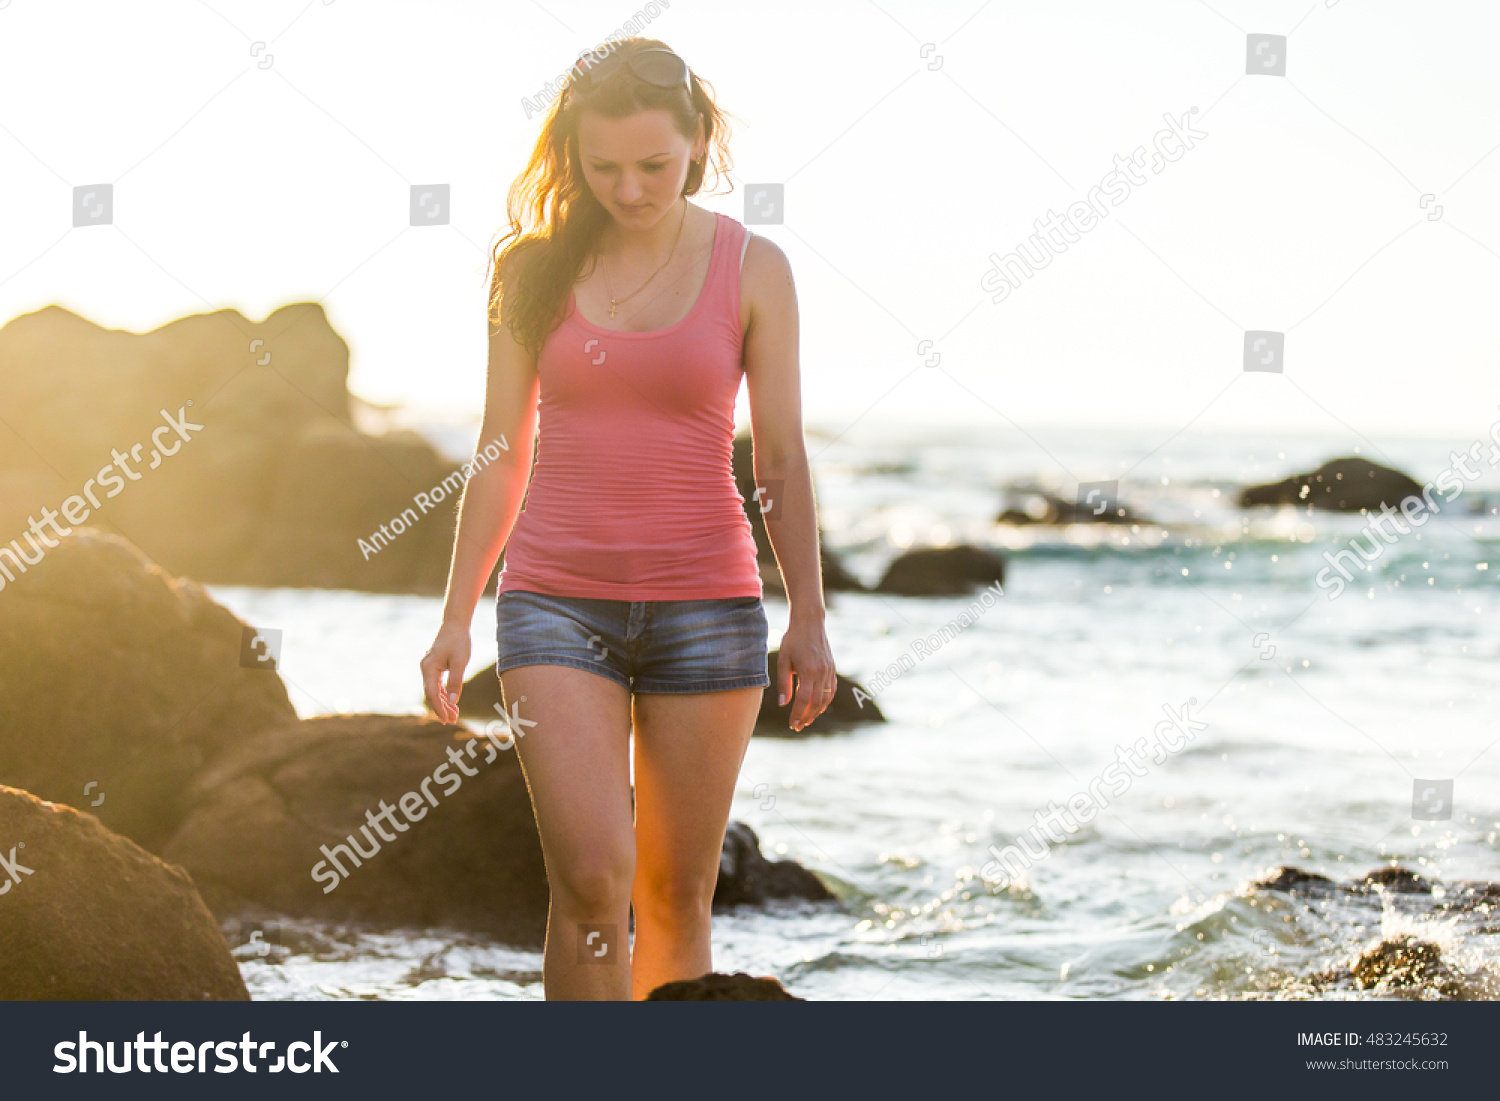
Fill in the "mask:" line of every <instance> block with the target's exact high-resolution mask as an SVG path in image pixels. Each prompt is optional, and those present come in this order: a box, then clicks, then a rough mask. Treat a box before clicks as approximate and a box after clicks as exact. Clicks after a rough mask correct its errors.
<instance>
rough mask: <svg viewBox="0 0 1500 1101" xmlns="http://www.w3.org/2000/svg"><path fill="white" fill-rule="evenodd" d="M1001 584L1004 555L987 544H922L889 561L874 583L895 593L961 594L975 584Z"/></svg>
mask: <svg viewBox="0 0 1500 1101" xmlns="http://www.w3.org/2000/svg"><path fill="white" fill-rule="evenodd" d="M996 582H998V583H1000V584H1004V582H1005V558H1004V557H1003V556H1002V555H1001V554H1000V553H999V552H998V551H994V550H990V549H989V548H988V547H972V546H968V545H960V546H956V547H923V548H921V549H920V550H914V551H907V552H906V553H905V554H903V555H901V557H899V558H897V559H896V560H895V561H894V562H892V563H891V564H890V566H889V568H887V569H886V571H885V576H884V577H882V578H881V579H880V584H879V585H877V586H875V591H876V592H878V593H894V594H896V595H898V596H961V595H963V594H965V593H969V592H972V591H973V590H974V589H975V588H976V587H978V586H981V585H989V584H992V583H996Z"/></svg>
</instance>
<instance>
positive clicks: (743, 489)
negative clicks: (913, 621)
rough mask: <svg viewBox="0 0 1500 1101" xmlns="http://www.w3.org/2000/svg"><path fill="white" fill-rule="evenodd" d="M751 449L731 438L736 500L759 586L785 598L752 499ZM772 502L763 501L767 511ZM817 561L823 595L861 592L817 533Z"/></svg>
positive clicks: (758, 509) (746, 440) (748, 444)
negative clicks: (747, 524) (744, 519)
mask: <svg viewBox="0 0 1500 1101" xmlns="http://www.w3.org/2000/svg"><path fill="white" fill-rule="evenodd" d="M754 452H755V448H754V444H753V442H752V441H751V439H750V437H749V436H736V437H735V439H734V452H733V459H732V462H733V465H734V484H735V488H736V489H737V490H738V492H739V495H740V500H742V501H744V503H745V515H746V516H747V517H748V518H749V520H750V533H751V534H752V535H753V536H754V537H755V553H756V557H757V559H758V561H759V563H760V577H761V584H762V586H763V587H764V590H765V592H766V593H768V594H778V595H781V596H785V595H786V590H785V589H784V588H783V587H782V582H781V571H780V569H779V568H778V567H777V565H776V553H775V551H774V550H773V549H772V547H771V539H770V536H768V535H767V534H766V520H765V515H764V514H763V513H762V512H761V503H760V502H761V500H762V499H764V498H763V497H762V498H758V497H756V486H755V453H754ZM775 508H776V503H775V501H774V499H772V500H769V501H767V512H774V511H775ZM818 547H819V548H820V553H819V558H820V561H821V563H822V569H823V591H824V592H825V593H839V592H847V593H857V592H863V591H864V588H865V587H864V585H862V584H861V583H860V581H859V578H857V577H855V576H854V575H853V574H851V573H850V572H849V571H848V570H846V569H845V568H844V565H843V563H841V562H840V561H839V560H838V558H837V557H836V556H835V555H834V554H833V553H832V552H831V551H829V550H828V548H827V547H826V546H824V545H823V535H822V532H821V530H820V531H819V533H818Z"/></svg>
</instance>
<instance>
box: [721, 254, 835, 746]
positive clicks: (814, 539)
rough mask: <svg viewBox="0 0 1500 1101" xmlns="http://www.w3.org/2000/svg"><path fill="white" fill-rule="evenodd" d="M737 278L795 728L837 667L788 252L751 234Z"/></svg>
mask: <svg viewBox="0 0 1500 1101" xmlns="http://www.w3.org/2000/svg"><path fill="white" fill-rule="evenodd" d="M741 284H742V288H743V293H744V296H745V298H746V299H747V300H748V302H749V308H750V317H749V322H748V326H747V328H746V332H745V342H744V350H745V377H746V386H747V392H748V394H749V397H750V432H751V437H752V439H753V440H754V445H755V485H756V490H757V494H758V495H759V496H760V498H761V510H762V512H761V514H762V516H763V518H764V519H765V522H766V535H767V537H768V538H769V539H770V541H771V549H772V551H773V552H775V555H776V563H777V565H778V566H779V567H780V568H781V578H782V582H783V583H784V584H785V586H786V596H787V603H788V605H789V606H790V623H789V626H788V628H787V634H786V637H785V638H784V639H783V640H782V645H781V657H780V660H779V663H778V666H777V678H776V679H777V684H776V685H775V689H776V691H777V697H778V700H779V702H781V703H785V702H786V699H787V698H788V697H789V696H790V695H791V691H792V674H793V673H795V674H796V675H797V687H796V699H795V700H794V701H793V704H792V714H791V726H792V728H793V729H797V730H800V729H801V728H802V727H803V726H805V725H807V724H808V723H810V722H812V720H813V719H815V718H817V716H818V715H819V713H821V712H822V711H823V709H824V708H825V707H827V706H828V702H829V700H831V699H832V696H833V687H834V682H835V674H834V668H833V655H832V652H831V651H830V650H829V647H828V639H827V636H826V635H825V634H824V631H823V620H824V608H823V571H822V566H821V564H820V561H819V553H818V522H817V512H816V506H815V502H814V500H813V487H812V474H811V472H810V471H809V469H808V464H807V447H806V444H805V442H804V441H803V438H802V380H801V368H800V365H799V363H798V356H797V342H798V326H797V292H796V288H795V286H794V285H793V283H792V269H791V265H790V264H789V263H788V262H787V258H786V255H785V254H784V253H783V252H782V251H781V249H779V248H778V247H777V246H776V245H775V244H774V243H772V242H771V241H768V240H766V239H765V238H764V237H759V236H757V237H752V238H751V240H750V246H749V249H748V251H747V252H746V254H745V266H744V270H743V272H742V275H741Z"/></svg>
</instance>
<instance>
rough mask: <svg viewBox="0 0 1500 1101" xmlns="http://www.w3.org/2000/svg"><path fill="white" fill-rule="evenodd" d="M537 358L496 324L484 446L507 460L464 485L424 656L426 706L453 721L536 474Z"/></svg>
mask: <svg viewBox="0 0 1500 1101" xmlns="http://www.w3.org/2000/svg"><path fill="white" fill-rule="evenodd" d="M537 389H538V384H537V371H536V357H535V356H533V355H531V354H530V353H528V352H527V351H526V349H525V348H523V347H522V346H521V345H520V344H518V343H517V342H516V340H515V338H514V337H513V336H512V335H511V331H510V329H509V327H508V326H506V325H505V324H503V323H501V322H498V321H496V320H494V319H493V318H492V319H491V320H490V321H489V369H488V376H487V381H486V384H485V395H484V425H483V427H482V429H481V430H480V433H479V441H480V446H481V447H483V446H484V445H486V444H488V443H489V442H490V441H491V440H498V441H502V442H503V443H504V444H505V445H508V446H506V447H502V448H501V451H500V458H499V459H498V460H496V461H495V462H492V463H490V464H489V465H487V466H486V467H484V468H483V469H482V470H479V471H477V472H476V473H475V474H474V475H473V477H471V478H470V479H469V480H468V483H467V484H466V485H465V486H464V492H463V498H462V500H461V501H460V503H459V509H458V528H457V531H456V532H455V533H454V537H453V559H452V562H451V563H450V565H449V568H448V590H447V594H446V596H445V597H444V599H443V624H442V627H441V628H440V629H439V631H438V635H437V639H436V641H434V643H433V646H432V649H431V650H429V651H428V653H427V655H426V656H425V657H424V658H423V659H422V683H423V686H424V688H425V690H426V694H427V705H428V706H429V707H431V708H432V710H433V711H434V712H436V713H437V715H438V717H439V718H441V719H443V720H444V721H446V722H456V721H457V719H458V706H457V700H458V693H459V692H460V690H461V689H462V685H463V676H464V669H465V668H466V667H467V666H468V663H469V625H470V623H471V621H472V620H473V618H474V608H475V606H476V605H477V604H478V603H479V598H480V596H481V595H483V593H484V588H485V586H486V584H488V582H489V579H490V575H491V574H492V573H493V572H494V569H495V562H496V561H497V560H498V559H499V557H500V551H501V549H502V548H503V547H504V546H505V543H506V540H507V539H509V538H510V533H511V529H512V528H513V527H514V525H515V522H516V516H517V515H518V514H519V513H520V510H521V500H522V498H523V497H524V496H525V494H526V486H527V482H528V481H529V479H530V477H531V457H532V450H533V447H534V446H535V441H536V426H537Z"/></svg>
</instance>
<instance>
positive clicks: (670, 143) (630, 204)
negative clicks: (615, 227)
mask: <svg viewBox="0 0 1500 1101" xmlns="http://www.w3.org/2000/svg"><path fill="white" fill-rule="evenodd" d="M699 132H700V137H699V139H698V140H697V141H693V142H690V141H688V139H687V138H685V137H683V136H682V135H681V134H680V133H678V132H677V128H676V127H675V126H674V125H673V124H672V117H671V116H670V115H668V114H667V112H665V111H660V110H646V111H637V112H636V113H635V114H633V115H627V116H626V117H625V118H621V119H612V118H605V117H604V116H603V115H601V114H598V113H597V112H595V111H585V112H584V113H583V115H582V116H581V117H580V118H579V120H578V151H579V157H580V159H581V160H582V162H583V178H584V179H585V180H586V181H587V182H588V185H589V189H590V190H591V191H592V192H593V193H594V197H595V198H596V199H598V200H599V202H600V204H601V205H602V206H603V207H604V209H606V210H608V211H609V212H610V214H612V215H614V218H615V220H616V221H617V222H619V223H620V224H621V225H622V226H627V227H629V228H631V229H646V228H648V227H650V226H652V225H654V224H656V222H657V221H658V220H659V219H661V218H662V217H664V216H665V215H666V213H667V211H668V210H670V209H671V207H672V204H673V203H675V202H676V201H677V200H678V198H680V197H681V195H682V189H683V187H684V185H685V184H686V183H687V174H688V168H689V167H690V166H691V163H692V162H693V161H694V160H696V159H697V158H698V157H701V156H702V155H703V140H702V137H701V132H702V121H701V120H700V121H699Z"/></svg>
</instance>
